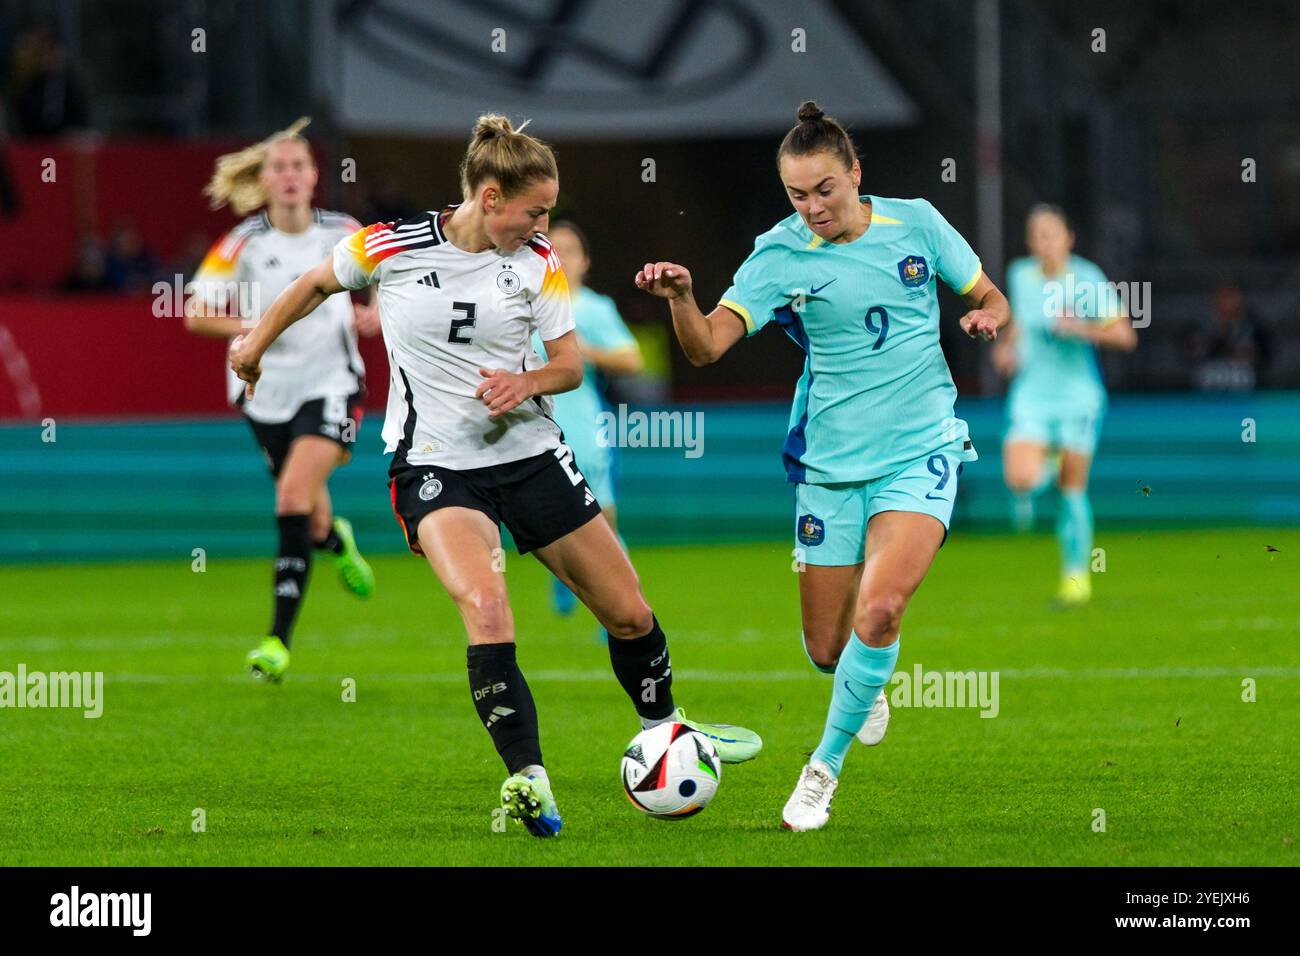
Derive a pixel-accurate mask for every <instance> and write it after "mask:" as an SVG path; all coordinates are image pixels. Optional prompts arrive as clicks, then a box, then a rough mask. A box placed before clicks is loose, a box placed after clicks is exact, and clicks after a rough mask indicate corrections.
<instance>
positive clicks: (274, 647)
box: [244, 635, 289, 684]
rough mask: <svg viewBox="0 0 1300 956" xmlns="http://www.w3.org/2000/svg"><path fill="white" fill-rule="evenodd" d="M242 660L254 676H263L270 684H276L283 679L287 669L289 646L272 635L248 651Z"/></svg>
mask: <svg viewBox="0 0 1300 956" xmlns="http://www.w3.org/2000/svg"><path fill="white" fill-rule="evenodd" d="M244 660H245V662H246V663H247V664H248V669H249V670H250V671H252V673H253V676H254V677H263V678H265V679H266V680H267V681H269V682H270V683H272V684H278V683H280V681H281V680H283V679H284V672H285V671H287V670H288V669H289V648H287V647H285V646H284V643H283V642H282V641H281V640H280V639H279V638H278V637H275V636H274V635H273V636H271V637H268V638H267V639H266V640H264V641H263V642H262V643H261V644H259V645H257V647H255V648H253V649H252V650H251V651H249V652H248V657H246V658H245V659H244Z"/></svg>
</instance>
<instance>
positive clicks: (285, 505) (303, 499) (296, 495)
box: [275, 481, 315, 515]
mask: <svg viewBox="0 0 1300 956" xmlns="http://www.w3.org/2000/svg"><path fill="white" fill-rule="evenodd" d="M312 498H313V495H312V493H311V489H310V488H308V487H307V486H306V485H305V484H301V483H299V482H296V481H281V482H280V483H279V484H277V485H276V486H275V513H276V514H281V515H298V514H310V513H311V512H312V511H313V510H314V505H315V502H314V501H313V500H312Z"/></svg>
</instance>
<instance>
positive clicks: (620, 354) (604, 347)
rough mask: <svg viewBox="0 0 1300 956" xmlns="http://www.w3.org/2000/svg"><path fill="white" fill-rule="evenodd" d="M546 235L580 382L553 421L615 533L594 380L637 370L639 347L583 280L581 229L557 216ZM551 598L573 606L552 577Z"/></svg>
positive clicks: (567, 608) (586, 251) (586, 250)
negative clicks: (557, 264)
mask: <svg viewBox="0 0 1300 956" xmlns="http://www.w3.org/2000/svg"><path fill="white" fill-rule="evenodd" d="M547 237H548V238H549V239H550V240H551V243H552V244H553V245H554V246H555V249H556V252H558V253H559V256H560V261H561V262H562V263H564V271H565V274H566V275H567V276H568V279H569V290H570V294H571V296H572V304H573V321H574V325H575V327H576V331H577V334H578V347H579V349H581V351H582V356H583V359H584V364H583V374H582V384H581V385H579V386H578V387H577V388H576V389H574V390H573V391H571V392H562V393H561V394H559V395H556V396H554V402H555V422H556V424H558V425H559V426H560V430H561V431H563V432H564V443H565V444H566V445H568V446H569V447H570V448H572V449H573V455H574V459H575V460H576V461H577V464H578V468H579V469H581V471H582V474H583V476H584V477H585V478H586V479H587V484H588V486H589V487H590V488H591V491H592V493H593V494H594V495H595V496H596V500H597V501H599V502H600V507H601V511H602V512H603V513H604V514H605V517H606V518H607V519H608V521H609V523H610V527H612V528H614V530H615V533H617V531H618V525H617V517H616V508H615V500H614V469H615V460H614V456H615V451H614V449H613V448H611V447H610V446H609V445H608V444H607V443H603V442H601V441H599V440H598V437H597V436H598V434H599V433H600V431H601V430H600V428H599V424H600V414H601V412H603V411H605V409H606V402H605V397H604V396H603V395H602V394H601V392H600V381H599V379H600V375H601V374H613V375H632V374H635V373H637V372H639V371H641V369H642V367H643V363H642V359H641V349H640V346H639V345H638V344H637V340H636V337H635V336H633V335H632V333H631V331H629V329H628V327H627V325H626V324H625V323H624V322H623V319H622V317H621V316H620V315H619V314H618V308H617V307H616V306H615V305H614V300H613V299H611V298H610V297H609V296H606V295H601V294H600V293H598V292H594V291H592V290H591V289H589V288H588V287H587V286H586V284H585V281H584V280H585V279H586V276H587V272H588V271H589V270H590V268H591V253H590V247H589V245H588V243H587V237H586V236H585V235H584V234H583V232H582V230H581V229H580V228H579V227H578V226H577V225H576V224H574V223H572V222H569V221H566V220H561V221H557V222H556V223H555V224H554V225H552V226H551V229H550V231H549V232H548V233H547ZM533 348H534V349H535V350H536V352H537V354H538V355H540V356H541V357H543V358H545V357H546V350H545V347H544V346H543V345H542V341H541V339H540V338H539V337H538V336H536V335H534V337H533ZM552 598H553V603H554V605H555V609H556V611H558V612H559V613H561V614H569V613H571V612H572V611H573V609H574V608H575V607H576V606H577V598H576V597H574V595H573V592H571V591H570V590H569V589H568V588H566V587H565V586H564V584H563V583H562V582H561V581H560V580H559V579H558V578H557V579H555V581H554V585H553V594H552Z"/></svg>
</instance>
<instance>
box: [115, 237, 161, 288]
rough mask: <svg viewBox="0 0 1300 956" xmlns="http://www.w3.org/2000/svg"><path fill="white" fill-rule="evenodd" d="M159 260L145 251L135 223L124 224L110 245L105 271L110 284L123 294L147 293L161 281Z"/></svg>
mask: <svg viewBox="0 0 1300 956" xmlns="http://www.w3.org/2000/svg"><path fill="white" fill-rule="evenodd" d="M161 271H162V270H161V267H160V266H159V264H158V259H157V257H156V256H155V255H154V254H153V253H152V252H150V251H149V250H148V249H147V248H145V245H144V241H143V240H142V239H141V238H140V232H139V230H137V229H136V228H135V226H134V225H133V224H132V223H129V222H120V223H118V224H117V225H116V226H115V227H114V228H113V234H112V236H110V238H109V242H108V256H107V258H106V260H105V262H104V272H105V274H106V275H107V278H108V284H109V285H110V286H111V287H112V288H114V289H116V290H117V291H119V292H147V291H148V290H149V288H150V287H151V286H152V285H153V283H154V282H155V281H156V280H157V279H159V278H160V273H161Z"/></svg>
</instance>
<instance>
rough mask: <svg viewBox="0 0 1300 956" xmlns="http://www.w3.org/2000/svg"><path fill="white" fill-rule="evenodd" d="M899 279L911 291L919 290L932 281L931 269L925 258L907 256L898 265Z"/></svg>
mask: <svg viewBox="0 0 1300 956" xmlns="http://www.w3.org/2000/svg"><path fill="white" fill-rule="evenodd" d="M898 277H899V278H900V279H902V280H903V285H905V286H907V288H909V289H918V288H920V287H921V286H923V285H925V284H926V283H927V282H929V281H930V267H929V266H928V265H926V263H925V256H907V257H906V258H905V259H903V260H901V261H900V262H899V263H898Z"/></svg>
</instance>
